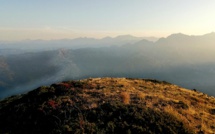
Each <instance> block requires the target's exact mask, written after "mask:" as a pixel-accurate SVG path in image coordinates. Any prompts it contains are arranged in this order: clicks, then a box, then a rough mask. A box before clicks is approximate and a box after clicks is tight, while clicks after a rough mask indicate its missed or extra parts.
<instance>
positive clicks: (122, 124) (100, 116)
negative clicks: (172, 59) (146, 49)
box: [0, 78, 215, 134]
mask: <svg viewBox="0 0 215 134" xmlns="http://www.w3.org/2000/svg"><path fill="white" fill-rule="evenodd" d="M0 120H1V122H0V133H135V134H136V133H156V134H158V133H170V134H171V133H172V134H173V133H208V134H213V133H215V98H214V97H210V96H207V95H206V94H203V93H201V92H198V91H196V90H187V89H184V88H181V87H178V86H176V85H172V84H170V83H167V82H160V81H157V80H148V79H145V80H144V79H127V78H92V79H84V80H80V81H67V82H62V83H57V84H52V85H51V86H48V87H40V88H38V89H36V90H33V91H31V92H29V93H27V94H24V95H19V96H13V97H10V98H7V99H4V100H2V101H1V102H0Z"/></svg>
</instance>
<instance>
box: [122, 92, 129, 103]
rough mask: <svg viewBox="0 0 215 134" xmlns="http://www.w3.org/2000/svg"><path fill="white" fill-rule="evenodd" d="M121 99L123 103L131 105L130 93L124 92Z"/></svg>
mask: <svg viewBox="0 0 215 134" xmlns="http://www.w3.org/2000/svg"><path fill="white" fill-rule="evenodd" d="M120 97H121V99H122V102H123V103H124V104H129V103H130V94H129V93H128V92H122V93H121V94H120Z"/></svg>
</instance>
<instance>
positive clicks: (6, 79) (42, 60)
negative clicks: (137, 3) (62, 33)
mask: <svg viewBox="0 0 215 134" xmlns="http://www.w3.org/2000/svg"><path fill="white" fill-rule="evenodd" d="M35 42H36V43H35ZM38 42H43V43H41V44H40V45H39V44H37V43H38ZM45 42H46V43H47V44H46V43H45ZM53 42H55V43H53ZM53 42H52V41H39V40H38V41H25V42H24V43H23V44H21V43H20V42H19V43H17V44H16V43H14V44H5V45H3V46H2V45H1V46H0V55H1V56H0V98H3V97H6V96H9V95H13V94H18V93H22V92H26V91H28V90H31V89H34V88H36V87H39V86H41V85H48V84H51V83H54V82H57V81H63V80H71V79H81V78H88V77H106V76H110V77H131V78H152V79H158V80H165V81H168V82H171V83H174V84H177V85H180V86H183V87H186V88H190V89H193V88H195V89H197V90H200V91H202V92H204V93H207V94H209V95H213V96H215V90H214V88H215V84H214V79H215V61H214V59H215V33H210V34H206V35H202V36H188V35H184V34H181V33H178V34H172V35H170V36H168V37H167V38H160V39H158V40H157V41H155V42H153V41H148V40H146V39H142V38H137V37H133V36H130V35H126V36H118V37H116V38H109V37H107V38H103V39H100V40H97V39H91V38H77V39H74V40H62V42H68V43H67V44H62V45H60V42H61V41H53ZM56 42H58V43H56ZM71 42H72V43H71ZM15 45H17V46H16V47H14V46H15ZM5 50H7V51H5ZM10 50H11V51H10ZM2 52H3V53H2Z"/></svg>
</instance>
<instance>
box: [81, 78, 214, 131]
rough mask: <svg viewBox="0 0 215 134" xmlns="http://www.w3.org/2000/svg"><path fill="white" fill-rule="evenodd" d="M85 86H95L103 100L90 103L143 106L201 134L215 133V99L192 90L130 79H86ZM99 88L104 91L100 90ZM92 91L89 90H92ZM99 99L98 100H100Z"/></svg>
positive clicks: (93, 97) (93, 98)
mask: <svg viewBox="0 0 215 134" xmlns="http://www.w3.org/2000/svg"><path fill="white" fill-rule="evenodd" d="M82 82H86V83H87V84H91V85H94V87H95V89H91V91H92V92H94V91H95V92H97V93H98V94H99V95H100V96H102V97H100V98H95V96H91V95H89V96H87V95H84V96H86V99H87V100H89V101H90V100H91V101H90V102H94V103H96V104H98V102H99V101H100V102H102V101H104V102H107V101H122V102H123V103H125V104H133V103H134V104H136V103H138V104H139V103H143V104H144V105H146V106H147V107H150V108H154V109H157V110H160V111H165V112H168V113H170V114H172V115H174V116H175V117H177V118H178V119H180V120H182V121H183V122H184V123H185V124H186V125H189V126H190V127H192V128H194V129H195V132H196V133H198V132H200V131H203V132H204V133H205V134H213V133H215V125H214V124H215V114H211V113H210V111H211V110H212V109H215V98H214V97H210V96H207V95H205V94H203V93H201V92H198V91H193V90H188V89H185V88H181V87H179V86H176V85H172V84H168V83H165V82H158V81H153V80H152V81H150V80H142V79H126V78H96V79H90V80H89V79H85V80H82ZM96 85H99V86H100V87H102V88H101V89H99V90H98V89H96ZM88 91H89V90H88ZM99 95H98V97H99Z"/></svg>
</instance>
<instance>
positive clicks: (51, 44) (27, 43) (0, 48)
mask: <svg viewBox="0 0 215 134" xmlns="http://www.w3.org/2000/svg"><path fill="white" fill-rule="evenodd" d="M142 39H147V40H150V41H156V40H158V38H155V37H134V36H131V35H120V36H117V37H115V38H112V37H105V38H102V39H95V38H87V37H80V38H75V39H59V40H23V41H18V42H0V55H3V54H8V53H10V54H11V53H21V52H23V51H24V50H25V51H29V52H38V51H42V50H55V49H61V48H64V49H80V48H89V47H92V48H100V47H109V46H122V45H124V44H133V43H135V42H137V41H140V40H142Z"/></svg>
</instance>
